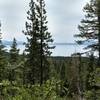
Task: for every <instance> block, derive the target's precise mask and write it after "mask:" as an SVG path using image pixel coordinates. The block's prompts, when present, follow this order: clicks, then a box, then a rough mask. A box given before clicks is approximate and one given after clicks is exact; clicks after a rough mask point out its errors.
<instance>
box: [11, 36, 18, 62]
mask: <svg viewBox="0 0 100 100" xmlns="http://www.w3.org/2000/svg"><path fill="white" fill-rule="evenodd" d="M18 54H19V49H17V42H16V39H15V38H14V39H13V43H12V45H11V49H10V63H11V64H15V63H17V61H18Z"/></svg>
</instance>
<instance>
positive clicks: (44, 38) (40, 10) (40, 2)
mask: <svg viewBox="0 0 100 100" xmlns="http://www.w3.org/2000/svg"><path fill="white" fill-rule="evenodd" d="M36 10H37V18H38V21H39V34H40V37H39V40H40V64H41V65H40V66H41V67H40V84H43V80H46V79H47V78H48V73H49V64H48V61H47V57H48V56H50V55H51V52H50V49H53V48H54V47H50V46H49V44H48V43H52V42H53V39H52V36H51V34H50V33H49V32H48V27H47V23H48V21H47V16H46V9H45V1H44V0H37V6H36Z"/></svg>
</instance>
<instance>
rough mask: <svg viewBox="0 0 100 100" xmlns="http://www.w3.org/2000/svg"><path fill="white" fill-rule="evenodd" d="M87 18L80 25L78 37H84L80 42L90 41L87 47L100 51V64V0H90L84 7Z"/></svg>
mask: <svg viewBox="0 0 100 100" xmlns="http://www.w3.org/2000/svg"><path fill="white" fill-rule="evenodd" d="M84 12H85V13H86V14H85V18H84V19H83V20H82V21H81V25H79V26H78V28H79V30H80V34H77V35H75V36H76V37H80V38H82V39H81V40H79V41H77V42H78V43H81V44H82V43H84V42H86V43H87V42H89V44H88V46H87V47H86V48H87V49H91V51H98V52H99V60H98V65H100V0H90V2H89V3H87V4H86V6H85V7H84Z"/></svg>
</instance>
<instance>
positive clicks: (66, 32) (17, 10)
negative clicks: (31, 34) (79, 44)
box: [0, 0, 88, 42]
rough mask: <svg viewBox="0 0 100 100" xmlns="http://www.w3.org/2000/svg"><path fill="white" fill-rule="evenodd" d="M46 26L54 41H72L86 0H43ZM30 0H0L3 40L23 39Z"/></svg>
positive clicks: (82, 15)
mask: <svg viewBox="0 0 100 100" xmlns="http://www.w3.org/2000/svg"><path fill="white" fill-rule="evenodd" d="M45 1H46V9H47V16H48V19H47V20H48V21H49V23H48V28H49V31H50V32H51V34H52V36H53V38H54V39H55V42H74V40H75V38H74V37H73V35H74V34H77V33H79V31H78V29H77V26H78V24H80V21H81V19H82V18H83V17H84V14H83V12H82V8H83V6H84V5H85V4H86V2H87V1H88V0H45ZM29 2H30V0H0V20H1V23H2V33H3V39H4V40H12V39H13V37H16V39H17V40H18V41H25V36H24V34H23V33H22V30H24V29H25V21H26V12H27V10H28V3H29Z"/></svg>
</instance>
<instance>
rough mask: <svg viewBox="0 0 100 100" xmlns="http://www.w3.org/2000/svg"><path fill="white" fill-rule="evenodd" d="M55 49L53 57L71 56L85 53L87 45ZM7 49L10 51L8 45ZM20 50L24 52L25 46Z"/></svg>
mask: <svg viewBox="0 0 100 100" xmlns="http://www.w3.org/2000/svg"><path fill="white" fill-rule="evenodd" d="M55 46H56V47H55V49H54V50H52V56H71V54H73V53H76V52H80V53H81V52H84V50H83V48H84V47H85V45H76V44H73V45H55ZM6 48H7V49H8V50H9V49H10V46H9V45H7V46H6ZM18 48H19V49H20V53H22V52H23V50H24V49H25V47H24V45H18Z"/></svg>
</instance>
